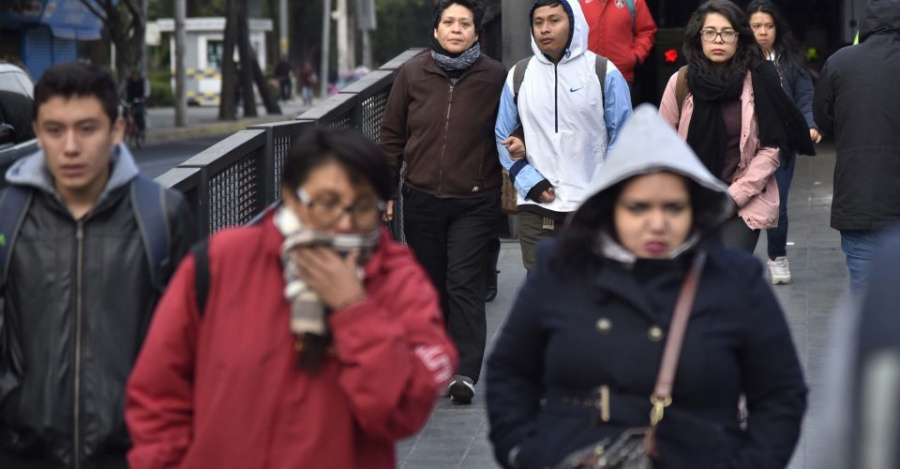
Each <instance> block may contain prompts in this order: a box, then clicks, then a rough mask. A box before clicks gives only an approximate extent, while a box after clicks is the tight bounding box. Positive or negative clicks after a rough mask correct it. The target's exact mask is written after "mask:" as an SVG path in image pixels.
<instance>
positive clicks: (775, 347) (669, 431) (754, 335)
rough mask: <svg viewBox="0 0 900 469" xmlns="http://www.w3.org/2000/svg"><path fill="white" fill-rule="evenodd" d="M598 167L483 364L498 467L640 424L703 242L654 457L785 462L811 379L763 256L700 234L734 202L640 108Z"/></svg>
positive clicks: (543, 251)
mask: <svg viewBox="0 0 900 469" xmlns="http://www.w3.org/2000/svg"><path fill="white" fill-rule="evenodd" d="M602 171H603V175H602V176H601V177H600V178H599V179H600V181H598V183H597V184H598V186H597V187H596V190H595V191H594V194H595V195H594V196H592V197H590V198H589V199H588V200H587V201H586V202H585V203H584V205H583V206H582V207H581V208H580V209H579V210H578V211H577V212H576V213H575V215H574V216H573V218H572V220H571V222H570V224H569V226H568V227H567V228H566V231H565V233H564V235H563V236H562V238H561V239H559V240H557V241H553V242H551V243H548V244H544V245H542V246H540V247H539V249H538V267H537V269H535V270H534V271H532V272H531V273H530V275H529V277H528V280H527V281H526V283H525V285H524V286H523V288H522V290H521V291H520V293H519V298H518V300H517V301H516V304H515V306H514V308H513V311H512V312H511V314H510V316H509V319H508V320H507V323H506V325H505V326H504V328H503V331H502V333H501V336H500V338H499V339H498V341H497V345H496V348H495V349H494V352H493V353H492V355H491V357H490V359H489V361H488V371H487V404H488V414H489V418H490V426H491V428H490V439H491V442H492V443H493V445H494V450H495V454H496V457H497V460H498V461H499V462H500V463H501V464H502V465H503V466H504V467H520V468H543V467H548V466H550V467H552V466H554V465H556V464H558V463H559V462H560V461H561V460H563V459H564V458H565V457H566V456H567V455H569V454H570V453H572V452H574V451H576V450H579V449H581V448H583V447H585V446H587V445H591V444H593V443H596V442H598V441H601V440H603V439H605V438H612V439H615V438H616V437H617V436H618V435H620V434H621V433H622V432H623V431H624V430H625V429H627V428H631V427H643V426H647V425H648V424H649V413H650V409H651V404H650V400H649V397H650V395H651V394H652V392H653V388H654V384H655V381H656V376H657V372H658V370H659V365H660V360H661V357H662V351H663V346H664V344H665V339H666V335H667V331H668V327H669V322H670V319H671V315H672V310H673V306H674V304H675V300H676V298H677V296H678V292H679V289H680V286H681V283H682V280H683V278H684V277H685V274H686V271H687V268H688V266H689V265H690V264H691V261H692V259H693V258H694V256H695V255H696V254H697V253H698V252H699V251H701V250H703V251H707V252H708V259H707V261H706V266H705V268H704V270H703V272H702V275H701V277H700V284H699V289H698V291H697V297H696V300H695V302H694V307H693V309H692V313H691V317H690V321H689V323H688V326H687V331H686V334H685V339H684V345H683V347H682V353H681V359H680V362H679V365H678V368H677V372H676V375H675V383H674V389H673V394H672V398H673V402H672V404H671V406H669V407H668V408H667V409H666V411H665V417H664V418H663V420H662V422H661V423H660V424H659V427H658V429H657V440H658V448H659V453H660V454H659V458H658V459H656V460H655V462H654V466H655V467H656V468H669V469H672V468H674V469H680V468H691V469H696V468H746V469H751V468H752V469H763V468H767V469H782V468H784V467H786V466H787V464H788V462H789V460H790V458H791V454H792V453H793V451H794V447H795V446H796V443H797V439H798V437H799V434H800V427H801V421H802V418H803V414H804V411H805V408H806V386H805V384H804V380H803V375H802V371H801V369H800V364H799V361H798V359H797V353H796V350H795V348H794V343H793V341H792V339H791V336H790V332H789V330H788V326H787V323H786V321H785V317H784V314H783V312H782V310H781V308H780V307H779V305H778V302H777V301H776V299H775V297H774V295H773V294H772V291H771V289H770V287H769V286H768V285H767V284H766V282H765V279H764V278H763V275H762V266H761V264H760V262H759V261H758V260H757V259H755V258H754V257H752V256H750V255H748V254H744V253H740V252H737V251H731V250H726V249H724V248H721V247H719V246H716V244H717V243H714V242H709V241H707V239H706V238H707V236H708V235H709V234H710V233H711V232H712V231H713V230H715V229H716V227H717V226H719V225H720V224H721V223H722V222H723V221H724V220H726V219H728V218H730V216H731V214H732V213H733V211H734V206H733V203H732V201H731V199H730V198H729V197H728V195H727V190H726V187H725V186H724V184H722V183H721V182H720V181H718V180H717V179H716V178H715V177H713V176H712V175H711V174H710V173H709V172H708V171H707V170H706V169H705V167H704V166H703V164H702V163H701V162H700V161H699V160H698V159H697V158H696V156H695V155H694V154H693V153H692V152H691V150H690V148H689V147H688V146H687V145H686V144H685V143H684V142H683V141H682V140H681V139H680V138H679V137H678V136H677V135H676V134H675V132H674V131H673V130H672V129H671V127H670V126H669V125H668V124H666V123H665V121H663V120H662V119H661V118H660V117H658V116H657V115H656V114H655V110H654V109H653V108H652V107H650V106H645V107H644V108H642V109H639V111H638V112H636V113H635V115H634V117H633V118H632V120H631V121H630V122H629V123H628V124H627V125H626V126H625V128H624V130H623V133H622V135H621V136H620V140H619V143H618V145H617V146H616V148H615V149H614V150H613V152H612V153H611V154H610V156H609V157H608V160H607V163H606V165H605V166H604V167H603V168H602ZM742 395H744V396H746V401H747V407H748V410H749V417H748V419H747V420H746V422H744V423H745V425H744V424H742V421H741V418H740V417H739V412H738V402H739V400H740V398H741V396H742Z"/></svg>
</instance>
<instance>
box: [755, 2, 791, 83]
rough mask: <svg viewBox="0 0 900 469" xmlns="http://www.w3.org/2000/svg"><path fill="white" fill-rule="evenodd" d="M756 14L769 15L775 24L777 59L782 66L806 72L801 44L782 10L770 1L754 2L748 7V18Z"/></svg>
mask: <svg viewBox="0 0 900 469" xmlns="http://www.w3.org/2000/svg"><path fill="white" fill-rule="evenodd" d="M754 13H768V14H769V15H771V16H772V20H773V21H774V22H775V47H774V49H775V57H777V58H778V60H779V61H780V62H781V64H782V65H787V66H788V67H790V68H791V69H793V70H797V71H804V70H806V58H805V57H804V56H803V54H801V53H800V43H799V42H797V38H795V37H794V32H793V31H791V27H790V25H789V24H788V22H787V19H786V18H785V17H784V14H782V13H781V10H780V9H778V7H777V6H775V4H774V3H772V2H770V1H769V0H753V1H752V2H750V5H747V18H748V20H749V18H750V17H751V16H753V14H754Z"/></svg>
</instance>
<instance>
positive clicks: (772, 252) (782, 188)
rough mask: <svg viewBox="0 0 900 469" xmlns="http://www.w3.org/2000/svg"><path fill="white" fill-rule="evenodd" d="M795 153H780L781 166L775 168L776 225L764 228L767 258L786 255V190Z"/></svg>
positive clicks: (789, 183) (790, 177)
mask: <svg viewBox="0 0 900 469" xmlns="http://www.w3.org/2000/svg"><path fill="white" fill-rule="evenodd" d="M785 156H787V158H785ZM796 159H797V155H782V158H781V166H779V167H778V169H777V170H775V182H776V183H777V184H778V203H779V204H780V205H779V209H778V226H777V227H775V228H770V229H768V230H766V238H767V239H768V241H769V244H768V250H769V259H772V260H775V258H776V257H783V256H786V255H787V234H788V214H787V201H788V192H789V191H790V190H791V180H792V179H794V161H795V160H796Z"/></svg>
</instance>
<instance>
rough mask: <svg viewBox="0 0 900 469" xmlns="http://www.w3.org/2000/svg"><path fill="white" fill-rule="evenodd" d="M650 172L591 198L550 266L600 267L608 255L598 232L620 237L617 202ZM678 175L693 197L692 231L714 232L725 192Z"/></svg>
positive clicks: (559, 268)
mask: <svg viewBox="0 0 900 469" xmlns="http://www.w3.org/2000/svg"><path fill="white" fill-rule="evenodd" d="M648 174H653V173H645V174H639V175H636V176H632V177H630V178H628V179H626V180H624V181H621V182H619V183H617V184H615V185H612V186H610V187H609V188H607V189H605V190H604V191H603V192H601V193H600V194H597V195H595V196H593V197H591V198H590V199H588V200H587V201H586V202H585V203H584V205H583V206H582V207H581V208H579V209H578V211H576V212H575V214H574V215H573V216H572V219H571V220H569V224H568V225H567V226H566V227H565V229H563V232H562V235H561V236H560V241H559V247H558V248H557V250H556V254H555V255H554V257H553V259H552V260H551V261H550V268H551V269H553V270H555V271H566V272H572V273H575V274H576V275H583V274H587V273H590V272H591V271H593V270H595V269H598V268H600V267H601V266H602V265H603V263H604V262H606V258H604V257H603V256H601V255H599V254H597V253H596V252H595V249H594V248H595V247H597V246H602V244H599V243H602V239H601V238H599V237H598V235H599V234H600V233H606V234H608V235H609V237H610V238H611V239H613V240H617V241H618V239H617V238H618V237H617V235H616V227H615V207H616V202H618V200H619V196H620V195H621V194H622V190H623V189H624V188H625V186H626V185H627V184H628V183H629V182H631V181H633V180H634V179H635V178H637V177H641V176H646V175H648ZM673 174H674V173H673ZM679 176H680V177H681V178H682V180H683V181H685V183H686V184H687V189H688V195H689V197H690V203H691V209H692V220H691V235H694V234H696V233H700V234H701V236H703V235H704V234H706V233H709V232H711V231H712V230H713V229H714V228H715V227H716V226H717V225H718V224H719V223H720V222H721V220H722V216H721V214H722V210H723V207H722V204H723V203H724V202H723V195H722V194H719V193H716V192H713V191H711V190H709V189H706V188H704V187H701V186H700V185H699V184H697V183H696V182H695V181H694V180H693V179H691V178H689V177H685V176H681V175H679Z"/></svg>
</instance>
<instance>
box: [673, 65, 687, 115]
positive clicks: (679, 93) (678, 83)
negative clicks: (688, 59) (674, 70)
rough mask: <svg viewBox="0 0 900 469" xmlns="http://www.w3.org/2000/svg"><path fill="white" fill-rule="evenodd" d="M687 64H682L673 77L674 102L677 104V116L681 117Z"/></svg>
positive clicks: (685, 91)
mask: <svg viewBox="0 0 900 469" xmlns="http://www.w3.org/2000/svg"><path fill="white" fill-rule="evenodd" d="M687 95H688V85H687V65H682V66H681V68H679V69H678V77H677V78H675V102H676V103H677V104H678V116H679V117H681V108H683V107H684V100H685V99H687Z"/></svg>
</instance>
